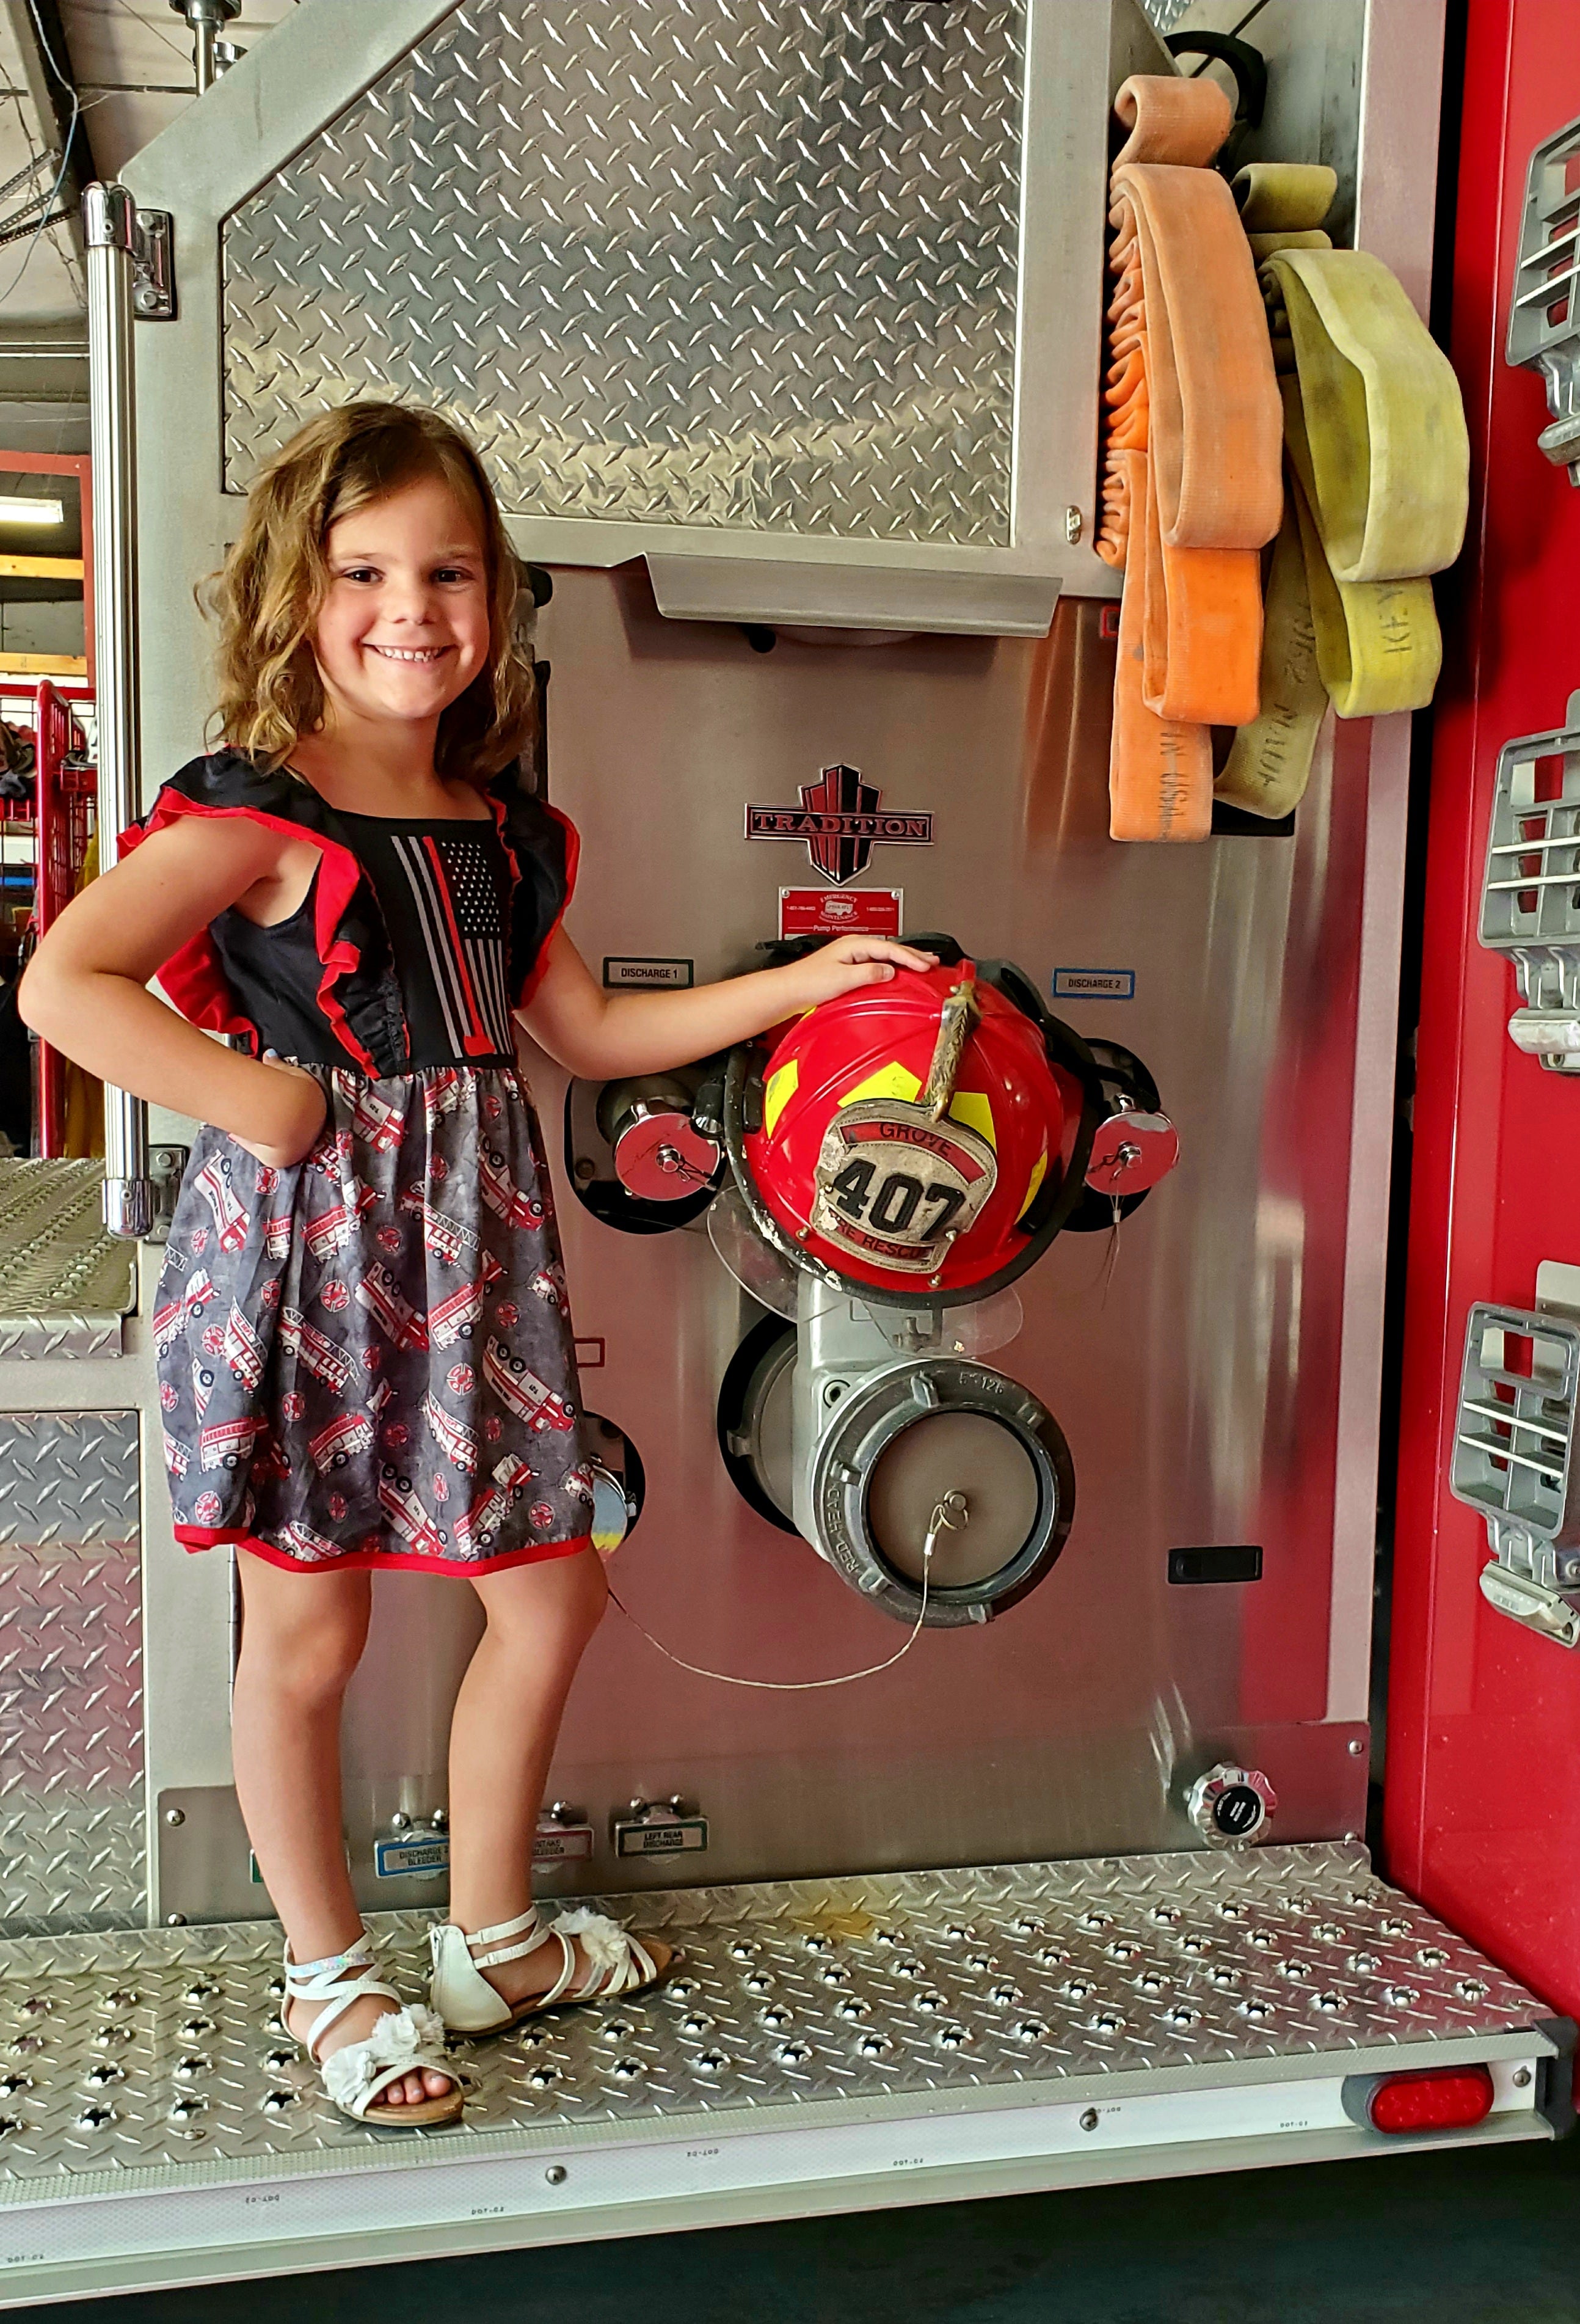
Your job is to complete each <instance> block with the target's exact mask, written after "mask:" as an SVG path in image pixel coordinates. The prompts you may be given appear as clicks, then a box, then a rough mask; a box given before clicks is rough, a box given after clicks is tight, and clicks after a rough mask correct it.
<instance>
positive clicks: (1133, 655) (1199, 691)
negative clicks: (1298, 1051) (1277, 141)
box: [1098, 79, 1282, 840]
mask: <svg viewBox="0 0 1580 2324" xmlns="http://www.w3.org/2000/svg"><path fill="white" fill-rule="evenodd" d="M1116 111H1117V112H1118V115H1119V117H1120V120H1121V121H1122V122H1123V123H1125V124H1126V125H1133V134H1132V135H1131V138H1130V141H1129V143H1128V144H1127V145H1126V147H1125V150H1124V152H1122V153H1121V155H1120V158H1119V161H1117V162H1116V165H1115V169H1114V174H1113V180H1112V208H1111V212H1110V217H1111V221H1112V224H1113V226H1114V230H1115V233H1114V244H1113V248H1112V252H1111V254H1110V264H1111V266H1112V269H1113V272H1114V273H1115V275H1116V288H1115V294H1114V299H1113V301H1112V303H1111V306H1110V309H1109V325H1110V337H1109V355H1110V361H1109V369H1108V375H1107V383H1106V388H1105V406H1106V422H1107V429H1106V438H1105V452H1106V458H1105V472H1104V494H1103V498H1104V512H1103V526H1102V532H1101V536H1100V538H1099V540H1098V553H1099V555H1101V556H1103V557H1104V558H1106V559H1107V562H1109V563H1110V564H1112V565H1115V566H1118V567H1123V568H1124V570H1125V596H1124V602H1123V605H1122V608H1121V613H1120V629H1119V659H1118V668H1117V675H1116V682H1115V698H1114V740H1113V748H1112V754H1111V758H1110V765H1109V793H1110V823H1109V828H1110V831H1111V834H1112V835H1113V837H1114V838H1116V839H1123V840H1187V839H1201V838H1205V837H1206V835H1207V834H1208V830H1209V829H1210V826H1211V819H1212V753H1211V737H1210V735H1209V733H1208V731H1207V730H1208V727H1209V726H1212V725H1215V724H1216V725H1239V724H1245V722H1247V721H1248V720H1250V719H1251V718H1254V716H1255V715H1256V708H1257V702H1258V689H1257V673H1258V662H1259V658H1260V653H1261V644H1262V602H1261V567H1260V558H1259V551H1260V549H1261V547H1262V544H1263V542H1264V541H1266V540H1269V539H1271V538H1272V535H1273V534H1274V533H1275V532H1276V531H1277V530H1278V524H1279V516H1280V511H1281V500H1282V492H1281V473H1280V447H1281V436H1282V413H1281V408H1280V404H1279V399H1278V388H1277V383H1276V381H1275V379H1274V375H1273V368H1272V352H1271V348H1270V346H1269V341H1268V335H1267V322H1266V317H1265V313H1264V311H1263V305H1262V300H1261V295H1260V293H1259V291H1258V289H1257V284H1256V276H1255V270H1254V267H1253V265H1252V263H1251V254H1250V251H1249V249H1248V247H1247V245H1246V242H1245V234H1244V231H1243V229H1242V227H1241V225H1240V221H1239V214H1238V212H1237V211H1236V207H1235V202H1234V198H1233V196H1232V195H1231V194H1230V192H1229V189H1228V188H1227V186H1226V184H1225V183H1224V182H1223V180H1221V179H1220V178H1218V177H1217V176H1215V175H1212V174H1210V173H1209V172H1208V171H1207V170H1206V169H1204V168H1203V167H1202V166H1201V164H1202V163H1203V162H1204V161H1207V160H1208V159H1210V157H1211V154H1212V153H1213V152H1216V151H1217V145H1218V143H1221V142H1222V138H1223V135H1224V134H1225V133H1226V130H1227V127H1228V106H1227V101H1226V98H1225V97H1223V93H1222V91H1221V90H1218V89H1217V88H1214V87H1213V86H1212V85H1211V84H1210V83H1207V82H1190V81H1180V82H1175V81H1171V80H1158V81H1155V82H1154V81H1152V80H1147V79H1137V80H1132V81H1128V82H1126V84H1125V88H1124V89H1123V90H1122V91H1121V92H1120V97H1119V102H1118V104H1117V106H1116ZM1137 153H1144V154H1146V155H1147V156H1149V157H1153V156H1159V157H1161V156H1162V155H1164V154H1170V155H1171V156H1177V157H1178V158H1167V159H1165V158H1148V159H1145V160H1137V159H1135V158H1134V156H1135V155H1136V154H1137ZM1126 157H1130V158H1126Z"/></svg>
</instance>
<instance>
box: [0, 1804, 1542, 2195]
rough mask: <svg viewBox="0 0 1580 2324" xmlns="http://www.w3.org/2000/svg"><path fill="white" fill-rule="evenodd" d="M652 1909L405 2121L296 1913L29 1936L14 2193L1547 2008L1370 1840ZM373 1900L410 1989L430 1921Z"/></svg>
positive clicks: (1073, 2091)
mask: <svg viewBox="0 0 1580 2324" xmlns="http://www.w3.org/2000/svg"><path fill="white" fill-rule="evenodd" d="M372 1925H373V1929H374V1932H375V1934H376V1936H377V1938H378V1940H379V1941H380V1944H381V1950H382V1952H383V1954H384V1956H385V1958H386V1960H388V1961H389V1962H390V1966H391V1968H392V1970H393V1975H394V1979H395V1982H396V1983H397V1984H398V1985H399V1986H400V1988H401V1989H402V1990H403V1991H405V1992H407V1993H409V1994H411V1993H415V1992H416V1991H417V1990H418V1987H419V1983H420V1978H421V1972H422V1963H423V1961H424V1960H425V1959H426V1953H427V1945H426V1941H425V1937H426V1929H427V1916H426V1915H421V1914H381V1915H379V1916H377V1917H376V1919H375V1921H374V1923H373V1924H372ZM638 1925H640V1926H642V1927H644V1928H651V1929H656V1930H657V1931H659V1932H662V1933H663V1934H664V1935H666V1937H667V1938H669V1939H670V1940H671V1941H675V1942H678V1943H679V1944H680V1945H681V1946H682V1947H683V1948H684V1954H685V1960H684V1967H683V1969H682V1971H681V1973H680V1975H679V1977H678V1978H677V1979H676V1980H675V1982H674V1983H673V1984H672V1985H671V1986H670V1987H667V1988H666V1989H664V1990H663V1991H661V1992H660V1993H659V1994H657V1995H655V1996H652V1997H647V1998H643V1999H638V2000H635V2001H630V2002H627V2003H622V2004H621V2005H620V2006H618V2007H617V2006H610V2007H608V2008H604V2009H602V2010H596V2011H571V2012H564V2013H559V2014H556V2015H553V2016H550V2017H547V2018H546V2019H544V2020H543V2021H542V2022H541V2023H539V2024H528V2025H527V2026H525V2027H523V2028H521V2029H519V2031H518V2032H517V2033H515V2034H513V2035H511V2036H510V2037H509V2038H508V2039H504V2040H501V2041H497V2042H489V2043H480V2044H477V2045H473V2046H467V2047H466V2048H465V2049H464V2057H465V2061H466V2063H467V2064H468V2066H469V2067H470V2068H471V2069H472V2070H473V2072H474V2073H475V2075H476V2076H477V2082H476V2086H475V2089H474V2090H473V2096H472V2098H471V2100H470V2103H469V2106H468V2110H467V2116H466V2123H465V2127H464V2129H462V2130H460V2131H456V2132H447V2133H444V2134H441V2135H437V2136H436V2137H429V2138H418V2139H408V2138H404V2137H403V2138H401V2139H400V2140H392V2139H390V2137H389V2136H388V2135H387V2134H384V2133H381V2132H380V2131H377V2130H374V2129H371V2128H367V2127H364V2126H361V2125H358V2124H354V2123H351V2122H347V2121H346V2120H345V2119H344V2117H342V2116H339V2115H337V2114H336V2113H335V2111H334V2110H333V2108H332V2107H329V2105H328V2104H327V2102H326V2100H325V2099H324V2098H323V2097H322V2095H321V2093H320V2091H319V2089H318V2078H317V2072H316V2071H315V2070H313V2069H312V2068H310V2067H308V2066H307V2065H306V2064H304V2063H302V2062H300V2061H299V2059H298V2057H297V2054H296V2051H295V2045H294V2044H293V2043H284V2042H282V2041H281V2039H280V2033H279V2029H278V2025H277V2024H274V2023H273V2022H272V2021H273V2018H274V2013H275V2011H276V2010H277V2008H278V2003H279V1994H280V1976H279V1967H278V1961H279V1931H278V1929H277V1928H275V1927H274V1926H273V1925H272V1924H264V1925H260V1924H259V1923H242V1924H239V1925H235V1926H230V1927H225V1926H221V1927H211V1928H207V1929H184V1930H163V1929H156V1930H151V1931H147V1932H138V1933H134V1934H133V1933H129V1932H128V1933H123V1934H119V1935H112V1936H110V1937H107V1938H104V1939H97V1940H96V1941H94V1942H93V1943H92V1944H91V1945H88V1944H85V1943H84V1942H83V1941H82V1940H80V1939H74V1938H60V1939H54V1940H34V1941H23V1942H20V1943H14V1944H10V1945H6V1946H5V1947H4V1948H3V1949H0V2056H3V2058H4V2067H3V2069H0V2117H3V2118H4V2125H5V2127H4V2130H3V2133H0V2203H7V2202H8V2203H11V2204H16V2203H23V2202H26V2203H32V2202H36V2201H39V2200H41V2199H42V2200H45V2201H47V2202H48V2201H53V2200H58V2199H61V2198H63V2197H67V2196H69V2194H70V2193H71V2192H72V2191H73V2183H74V2182H77V2183H78V2184H82V2183H83V2182H84V2181H88V2182H90V2183H92V2184H93V2185H94V2186H95V2188H96V2189H99V2188H102V2187H104V2185H105V2183H106V2182H105V2174H108V2173H114V2174H115V2177H116V2179H117V2180H118V2181H119V2183H120V2184H121V2185H122V2186H123V2187H125V2186H126V2185H127V2184H128V2183H129V2182H128V2180H127V2178H126V2176H125V2174H127V2173H130V2172H136V2173H138V2174H139V2176H138V2179H137V2181H134V2182H131V2183H135V2184H138V2185H141V2186H143V2187H147V2188H150V2189H152V2188H153V2187H155V2186H158V2185H160V2184H165V2185H169V2184H170V2183H171V2181H172V2177H179V2175H180V2174H182V2173H186V2174H188V2175H190V2176H199V2175H200V2179H201V2181H202V2183H208V2184H212V2183H214V2181H215V2176H216V2170H222V2169H224V2168H225V2167H226V2166H230V2167H233V2168H234V2167H237V2166H240V2167H243V2168H245V2167H246V2166H249V2165H251V2166H253V2167H256V2166H257V2165H259V2164H262V2163H268V2162H276V2163H278V2162H280V2161H283V2160H286V2159H289V2162H290V2163H292V2164H293V2165H294V2166H295V2167H297V2168H298V2169H308V2170H312V2169H328V2168H333V2167H335V2164H336V2163H338V2164H340V2165H342V2166H351V2165H363V2166H366V2165H368V2164H371V2163H384V2164H386V2165H400V2166H408V2167H409V2166H410V2165H411V2164H413V2163H419V2162H427V2163H436V2162H454V2161H455V2160H456V2158H457V2148H464V2146H465V2145H467V2144H470V2143H471V2142H472V2141H473V2139H475V2138H478V2137H483V2138H487V2137H488V2136H489V2135H490V2134H498V2133H511V2132H515V2133H536V2134H539V2135H541V2134H542V2133H544V2132H545V2131H559V2132H563V2133H568V2134H570V2135H572V2137H573V2139H574V2138H575V2137H576V2136H581V2137H584V2138H586V2139H587V2140H588V2141H589V2142H591V2143H603V2142H605V2141H606V2140H607V2138H608V2136H609V2135H610V2134H611V2131H613V2130H614V2129H615V2128H617V2127H620V2128H624V2129H627V2130H637V2131H639V2130H642V2129H643V2128H646V2129H647V2130H648V2131H649V2132H651V2133H653V2134H656V2135H657V2134H659V2133H661V2132H663V2131H665V2130H666V2129H667V2130H668V2132H669V2133H670V2135H673V2132H674V2129H675V2123H676V2121H677V2119H678V2120H680V2121H681V2122H684V2118H686V2117H688V2116H689V2117H692V2118H694V2119H695V2118H696V2117H699V2116H700V2117H703V2118H704V2119H707V2120H711V2121H712V2123H713V2124H714V2125H716V2126H717V2127H718V2128H719V2129H720V2130H728V2129H730V2128H731V2127H734V2126H739V2124H740V2123H741V2122H742V2120H743V2118H745V2117H747V2116H758V2115H761V2114H763V2113H766V2112H767V2113H772V2112H776V2113H778V2114H780V2115H784V2114H785V2112H786V2110H788V2111H789V2112H790V2113H792V2114H793V2113H794V2112H795V2110H797V2109H801V2108H806V2109H808V2110H812V2109H815V2110H816V2116H817V2121H818V2123H819V2124H820V2125H822V2126H827V2125H828V2124H829V2123H831V2121H833V2120H836V2119H837V2116H836V2115H835V2114H833V2113H831V2109H832V2108H841V2107H842V2108H850V2109H855V2108H863V2107H865V2108H868V2109H870V2108H874V2107H876V2108H877V2109H883V2108H885V2107H890V2108H893V2109H895V2110H896V2111H897V2110H900V2109H902V2108H903V2107H905V2106H907V2105H909V2106H910V2107H912V2108H913V2109H914V2105H915V2101H916V2100H917V2099H918V2098H933V2099H937V2098H946V2099H948V2100H949V2101H950V2103H951V2105H953V2106H957V2107H967V2108H969V2107H972V2106H974V2105H982V2104H985V2103H986V2102H987V2098H988V2097H989V2096H990V2094H992V2093H995V2092H997V2093H1000V2094H1005V2093H1007V2094H1010V2095H1011V2096H1012V2097H1013V2098H1015V2099H1016V2100H1018V2101H1019V2102H1022V2103H1029V2102H1033V2101H1034V2100H1036V2099H1038V2098H1042V2099H1044V2100H1045V2099H1047V2098H1079V2097H1084V2096H1087V2095H1089V2094H1098V2093H1100V2094H1101V2095H1103V2096H1105V2097H1107V2096H1108V2095H1110V2094H1116V2093H1117V2092H1118V2091H1120V2090H1127V2091H1134V2090H1139V2089H1149V2088H1151V2089H1163V2088H1167V2087H1169V2086H1170V2085H1173V2086H1176V2087H1181V2086H1183V2087H1190V2086H1194V2087H1205V2086H1208V2085H1209V2084H1212V2083H1215V2082H1216V2083H1217V2084H1220V2085H1223V2084H1236V2083H1238V2084H1245V2083H1253V2082H1261V2081H1266V2080H1283V2079H1289V2080H1293V2079H1298V2078H1299V2077H1300V2076H1302V2075H1309V2073H1310V2072H1311V2071H1313V2070H1324V2069H1325V2070H1327V2071H1330V2072H1338V2073H1344V2072H1346V2071H1349V2070H1352V2069H1353V2068H1355V2065H1356V2064H1357V2062H1358V2061H1360V2060H1361V2059H1363V2058H1364V2059H1366V2060H1367V2061H1373V2063H1374V2065H1375V2066H1380V2067H1386V2066H1387V2064H1388V2063H1389V2062H1391V2061H1392V2060H1398V2061H1400V2062H1410V2063H1414V2062H1426V2061H1427V2060H1426V2059H1423V2058H1421V2057H1420V2055H1419V2052H1421V2051H1422V2050H1425V2051H1426V2052H1427V2053H1428V2057H1429V2055H1430V2052H1431V2050H1432V2048H1433V2047H1434V2046H1438V2047H1439V2048H1441V2049H1444V2050H1447V2048H1448V2045H1455V2050H1456V2054H1459V2055H1467V2054H1468V2055H1480V2056H1489V2055H1491V2056H1496V2055H1499V2054H1512V2053H1514V2052H1516V2051H1518V2050H1519V2049H1520V2045H1521V2044H1523V2045H1524V2052H1525V2053H1526V2054H1529V2050H1530V2048H1531V2046H1532V2042H1533V2029H1534V2028H1536V2027H1538V2026H1539V2025H1540V2024H1542V2023H1543V2021H1544V2019H1545V2017H1546V2012H1545V2010H1544V2008H1543V2006H1542V2005H1541V2004H1540V2003H1539V2002H1538V2001H1537V2000H1536V1999H1535V1997H1533V1996H1532V1995H1530V1994H1529V1993H1527V1992H1525V1991H1524V1990H1523V1988H1522V1987H1520V1986H1518V1985H1516V1984H1515V1983H1513V1981H1512V1980H1511V1979H1510V1978H1507V1977H1505V1976H1504V1975H1503V1974H1502V1971H1500V1970H1499V1969H1495V1968H1493V1965H1492V1964H1491V1963H1490V1962H1488V1961H1486V1960H1483V1959H1482V1957H1481V1956H1480V1955H1479V1954H1477V1953H1476V1952H1475V1951H1474V1950H1473V1949H1472V1948H1471V1947H1470V1946H1468V1945H1466V1944H1465V1943H1464V1942H1463V1941H1462V1940H1461V1939H1459V1938H1457V1937H1456V1936H1454V1935H1452V1934H1451V1933H1450V1932H1448V1931H1447V1930H1446V1929H1444V1928H1443V1927H1442V1926H1441V1925H1440V1924H1439V1923H1438V1922H1436V1921H1435V1920H1434V1919H1433V1918H1432V1916H1431V1915H1430V1914H1428V1913H1426V1912H1424V1911H1423V1910H1422V1909H1421V1908H1420V1907H1419V1905H1416V1904H1412V1903H1410V1901H1409V1900H1408V1899H1407V1898H1404V1897H1402V1896H1401V1895H1398V1894H1397V1893H1396V1892H1394V1891H1392V1890H1391V1889H1389V1888H1388V1887H1386V1886H1384V1884H1383V1882H1382V1881H1380V1880H1378V1879H1377V1878H1375V1877H1374V1876H1373V1874H1372V1872H1371V1870H1370V1868H1369V1866H1368V1863H1367V1860H1366V1857H1365V1853H1364V1849H1357V1848H1343V1847H1340V1848H1301V1849H1263V1850H1260V1851H1256V1852H1254V1853H1253V1854H1251V1855H1248V1856H1235V1857H1211V1858H1206V1857H1202V1856H1188V1857H1172V1858H1170V1857H1164V1858H1137V1859H1131V1860H1128V1861H1126V1860H1114V1859H1110V1860H1107V1861H1098V1862H1094V1863H1088V1864H1081V1865H1074V1866H1070V1865H1064V1866H1049V1865H1032V1866H1024V1867H1015V1868H1010V1869H995V1870H989V1871H985V1872H971V1873H943V1874H939V1873H933V1874H912V1875H907V1876H903V1877H888V1878H883V1877H868V1878H863V1879H854V1880H841V1881H815V1882H812V1881H809V1882H800V1883H775V1884H772V1885H768V1886H761V1887H753V1888H737V1889H690V1890H681V1891H677V1892H675V1893H673V1894H670V1895H658V1896H648V1897H647V1898H645V1899H644V1900H643V1902H642V1906H641V1911H640V1914H639V1919H638ZM1500 2045H1501V2046H1500ZM1537 2045H1538V2046H1539V2039H1538V2044H1537ZM1405 2053H1410V2054H1408V2055H1406V2054H1405ZM809 2127H811V2126H810V2124H809ZM491 2151H499V2150H497V2149H493V2148H491Z"/></svg>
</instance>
